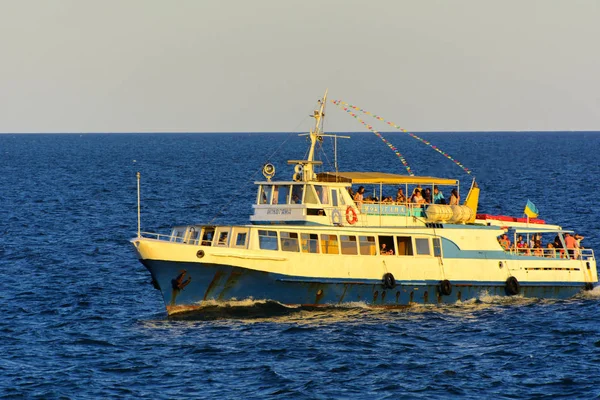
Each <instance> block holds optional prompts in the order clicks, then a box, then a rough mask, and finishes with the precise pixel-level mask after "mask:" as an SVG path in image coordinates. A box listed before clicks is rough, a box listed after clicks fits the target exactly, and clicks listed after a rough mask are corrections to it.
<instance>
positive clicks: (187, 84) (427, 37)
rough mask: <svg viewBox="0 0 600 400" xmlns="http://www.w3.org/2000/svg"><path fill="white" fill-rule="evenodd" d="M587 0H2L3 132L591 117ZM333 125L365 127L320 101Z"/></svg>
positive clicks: (594, 38) (582, 120)
mask: <svg viewBox="0 0 600 400" xmlns="http://www.w3.org/2000/svg"><path fill="white" fill-rule="evenodd" d="M599 21H600V2H599V1H595V0H588V1H582V0H571V1H566V0H565V1H556V0H547V1H544V0H538V1H534V0H518V1H517V0H503V1H486V0H455V1H416V0H415V1H403V0H397V1H396V0H387V1H364V0H360V1H358V0H326V1H323V0H321V1H315V0H302V1H292V0H289V1H282V0H253V1H242V0H240V1H216V0H214V1H201V0H177V1H162V0H118V1H117V0H108V1H106V0H103V1H99V0H95V1H88V0H55V1H42V0H39V1H33V0H22V1H21V0H14V1H13V0H0V49H1V54H2V58H1V62H0V132H5V133H6V132H139V131H141V132H157V131H158V132H164V131H169V132H170V131H174V132H179V131H186V132H190V131H191V132H236V131H243V132H247V131H298V130H304V129H307V128H308V127H309V123H310V119H308V118H306V116H307V115H308V113H309V112H310V111H311V110H312V107H313V104H314V103H315V100H316V99H317V98H318V97H319V96H321V95H322V93H323V92H324V90H325V89H326V88H329V92H330V98H332V99H341V100H345V101H348V102H351V103H354V104H357V105H359V106H361V107H363V108H365V109H367V110H370V111H373V112H375V113H378V114H380V115H382V116H384V117H385V118H387V119H390V120H392V121H394V122H396V123H398V124H399V125H401V126H403V127H404V128H406V129H408V130H414V131H427V130H600V77H599V74H600V51H599V50H598V49H599V48H600V44H599V43H598V40H599V39H600V23H598V22H599ZM328 117H329V119H328V122H327V128H328V129H330V130H334V131H364V130H365V129H364V127H363V126H362V125H360V124H358V123H357V122H356V121H354V120H353V119H352V118H349V117H348V116H346V115H345V114H344V113H343V112H342V111H340V110H336V109H335V107H333V106H331V105H330V106H329V110H328Z"/></svg>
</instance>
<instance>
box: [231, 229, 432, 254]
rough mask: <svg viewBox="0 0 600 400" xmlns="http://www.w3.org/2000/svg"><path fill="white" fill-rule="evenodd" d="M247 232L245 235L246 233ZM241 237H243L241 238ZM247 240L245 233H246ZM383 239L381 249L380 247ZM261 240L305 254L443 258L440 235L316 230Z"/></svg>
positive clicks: (271, 234)
mask: <svg viewBox="0 0 600 400" xmlns="http://www.w3.org/2000/svg"><path fill="white" fill-rule="evenodd" d="M244 235H245V234H244ZM238 238H239V235H238ZM238 240H239V239H238ZM244 241H245V236H244ZM377 241H378V242H379V251H378V247H377ZM258 243H259V247H260V248H261V249H262V250H280V249H281V251H290V252H302V253H321V254H349V255H358V254H360V255H371V256H374V255H376V254H380V255H396V254H397V255H401V256H412V255H414V254H416V255H420V256H430V255H431V250H432V248H433V256H435V257H441V255H442V246H441V241H440V239H439V238H433V239H431V242H430V240H429V238H414V250H415V251H414V252H413V238H412V237H410V236H386V235H380V236H355V235H339V236H338V235H331V234H320V235H318V234H316V233H300V234H298V233H296V232H279V238H278V237H277V231H271V230H259V231H258Z"/></svg>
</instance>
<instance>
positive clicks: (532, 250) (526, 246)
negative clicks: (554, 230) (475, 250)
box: [498, 232, 584, 259]
mask: <svg viewBox="0 0 600 400" xmlns="http://www.w3.org/2000/svg"><path fill="white" fill-rule="evenodd" d="M583 239H584V237H583V236H581V235H578V234H574V235H571V234H570V233H568V232H567V233H565V235H564V244H565V245H564V247H566V250H567V251H566V253H565V249H564V248H563V244H562V242H561V240H560V237H559V236H558V235H556V237H555V238H554V241H553V242H550V243H548V244H547V245H546V247H545V248H544V246H543V244H542V235H541V234H540V233H537V234H534V235H532V236H531V238H530V239H529V242H527V241H526V240H525V239H524V238H523V235H519V236H518V237H517V241H516V242H515V244H514V245H513V246H511V242H510V239H509V238H508V235H507V234H506V233H505V234H503V235H502V236H501V237H500V238H498V242H499V243H500V245H501V246H502V248H503V249H504V250H508V251H510V250H517V251H518V252H519V253H522V254H526V255H532V254H533V255H534V256H539V257H542V256H545V257H551V258H556V255H557V251H558V254H559V255H560V258H566V257H568V258H573V259H577V258H579V256H580V255H581V251H580V249H582V248H583V247H582V246H581V241H582V240H583Z"/></svg>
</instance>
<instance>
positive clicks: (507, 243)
mask: <svg viewBox="0 0 600 400" xmlns="http://www.w3.org/2000/svg"><path fill="white" fill-rule="evenodd" d="M499 242H500V246H502V248H503V249H504V250H510V239H509V238H508V235H507V234H506V233H505V234H504V235H502V236H501V237H500V240H499Z"/></svg>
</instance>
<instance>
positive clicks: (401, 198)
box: [396, 188, 406, 204]
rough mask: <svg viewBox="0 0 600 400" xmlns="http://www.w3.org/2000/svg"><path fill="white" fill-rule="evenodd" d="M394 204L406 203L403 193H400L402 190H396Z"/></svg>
mask: <svg viewBox="0 0 600 400" xmlns="http://www.w3.org/2000/svg"><path fill="white" fill-rule="evenodd" d="M396 203H397V204H402V203H406V196H405V195H404V191H402V188H398V193H396Z"/></svg>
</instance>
